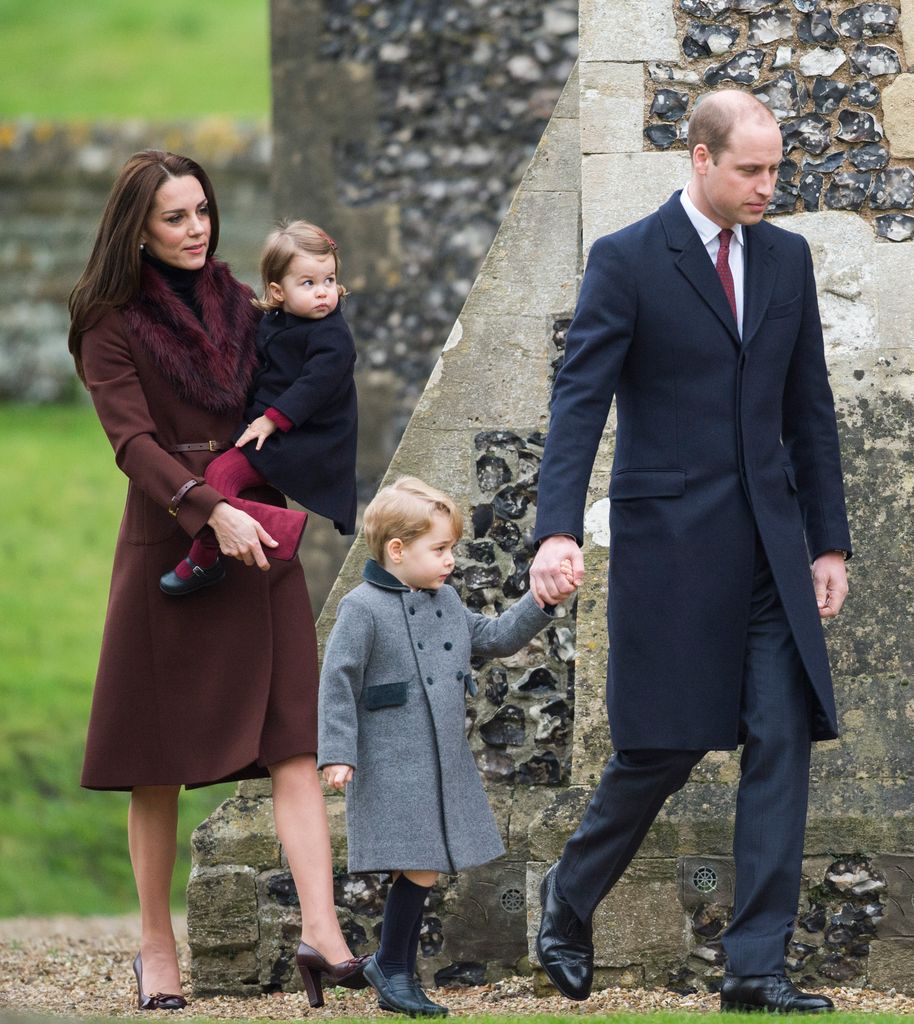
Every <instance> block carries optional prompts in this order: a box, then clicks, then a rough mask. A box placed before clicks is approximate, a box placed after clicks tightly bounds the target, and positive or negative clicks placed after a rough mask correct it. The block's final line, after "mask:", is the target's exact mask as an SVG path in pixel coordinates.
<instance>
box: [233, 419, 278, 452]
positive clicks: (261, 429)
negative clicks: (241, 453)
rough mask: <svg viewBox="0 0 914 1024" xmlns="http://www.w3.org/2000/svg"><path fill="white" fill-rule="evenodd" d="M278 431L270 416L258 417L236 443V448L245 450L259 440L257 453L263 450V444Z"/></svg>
mask: <svg viewBox="0 0 914 1024" xmlns="http://www.w3.org/2000/svg"><path fill="white" fill-rule="evenodd" d="M274 430H276V424H275V423H274V422H273V421H272V420H271V419H270V417H269V416H258V417H257V419H256V420H254V421H253V422H252V423H249V424H248V425H247V427H246V428H245V431H244V433H243V434H242V435H241V437H239V438H238V440H237V441H236V442H235V447H236V448H243V447H244V446H245V445H246V444H248V443H249V442H251V441H253V440H255V439H256V440H257V451H260V449H261V448H263V442H264V441H266V439H267V438H268V437H269V436H270V434H272V433H273V431H274Z"/></svg>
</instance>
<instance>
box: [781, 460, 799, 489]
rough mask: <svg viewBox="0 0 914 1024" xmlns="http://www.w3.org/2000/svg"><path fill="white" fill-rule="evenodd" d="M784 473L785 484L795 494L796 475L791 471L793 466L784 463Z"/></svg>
mask: <svg viewBox="0 0 914 1024" xmlns="http://www.w3.org/2000/svg"><path fill="white" fill-rule="evenodd" d="M784 473H785V474H786V476H787V483H788V484H789V485H790V489H791V490H792V491H794V492H795V491H796V489H797V478H796V474H795V473H794V471H793V466H791V465H790V464H789V463H787V462H785V463H784Z"/></svg>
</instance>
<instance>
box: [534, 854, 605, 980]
mask: <svg viewBox="0 0 914 1024" xmlns="http://www.w3.org/2000/svg"><path fill="white" fill-rule="evenodd" d="M557 867H558V865H556V864H553V865H552V867H551V868H550V869H549V870H548V871H547V872H546V874H545V876H544V878H543V881H542V883H541V884H540V903H541V905H542V908H543V917H542V920H541V921H540V930H539V933H538V934H537V936H536V955H537V956H538V957H539V961H540V964H541V965H542V968H543V970H544V971H545V972H546V974H548V975H549V980H550V981H551V982H552V984H553V985H555V987H556V988H557V989H558V990H559V992H561V993H562V995H563V996H567V997H568V998H569V999H586V998H587V997H588V996H589V995H590V989H591V987H592V985H593V928H592V926H591V925H590V924H589V923H587V924H585V923H584V922H583V921H581V920H580V918H579V917H578V916H577V914H575V912H574V911H573V910H572V909H571V906H570V904H568V903H567V902H566V901H565V899H564V897H563V896H562V894H561V893H560V892H559V889H558V885H557V884H556V877H555V876H556V869H557Z"/></svg>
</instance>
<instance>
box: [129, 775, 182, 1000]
mask: <svg viewBox="0 0 914 1024" xmlns="http://www.w3.org/2000/svg"><path fill="white" fill-rule="evenodd" d="M179 790H180V787H179V786H135V787H134V788H133V792H132V793H131V795H130V811H129V813H128V815H127V839H128V842H129V845H130V861H131V863H132V865H133V877H134V878H135V880H136V891H137V895H138V896H139V899H140V953H141V954H142V958H143V988H144V989H145V991H146V993H147V995H148V994H151V993H153V992H165V993H168V994H170V995H180V994H181V972H180V970H179V969H178V952H177V947H176V946H175V935H174V931H173V929H172V926H171V901H170V898H171V878H172V875H173V874H174V869H175V855H176V853H177V845H178V842H177V831H178V792H179Z"/></svg>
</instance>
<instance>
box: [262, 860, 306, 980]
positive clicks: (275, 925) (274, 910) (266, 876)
mask: <svg viewBox="0 0 914 1024" xmlns="http://www.w3.org/2000/svg"><path fill="white" fill-rule="evenodd" d="M257 912H258V921H259V924H260V941H259V942H258V944H257V961H258V971H259V979H260V985H261V987H262V988H263V989H264V990H265V991H267V992H272V991H276V990H278V989H283V990H285V991H299V990H300V989H301V988H302V982H301V977H300V975H299V973H298V970H297V969H296V965H295V951H296V950H297V949H298V943H299V940H300V938H301V908H300V904H299V900H298V894H297V892H296V891H295V886H294V883H293V882H292V875H291V873H290V872H289V871H283V870H276V871H265V872H263V873H262V874H260V875H259V876H258V877H257Z"/></svg>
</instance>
